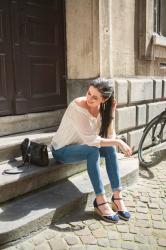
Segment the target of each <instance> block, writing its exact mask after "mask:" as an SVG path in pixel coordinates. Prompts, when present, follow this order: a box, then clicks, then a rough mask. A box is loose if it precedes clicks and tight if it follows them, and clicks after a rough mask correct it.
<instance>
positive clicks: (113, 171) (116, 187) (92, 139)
mask: <svg viewBox="0 0 166 250" xmlns="http://www.w3.org/2000/svg"><path fill="white" fill-rule="evenodd" d="M113 94H114V92H113V86H112V82H111V81H110V80H106V79H101V78H98V79H96V80H93V81H91V82H90V85H89V88H88V91H87V94H86V96H84V97H79V98H77V99H75V100H73V101H72V102H71V103H70V105H69V106H68V108H67V110H66V112H65V114H64V116H63V118H62V121H61V124H60V126H59V129H58V131H57V132H56V134H55V136H54V137H53V140H52V154H53V157H54V158H55V159H56V160H57V161H58V162H61V163H74V162H78V161H81V160H87V171H88V174H89V177H90V180H91V183H92V186H93V188H94V192H95V194H96V198H95V200H94V209H95V212H96V213H97V214H98V215H99V216H100V217H102V218H103V219H104V220H106V221H108V222H114V223H116V222H117V221H118V220H119V217H120V218H122V219H124V220H129V218H130V213H129V212H128V211H127V209H126V207H125V205H124V202H123V200H122V194H121V190H122V186H121V181H120V177H119V166H118V161H117V156H116V149H115V147H117V146H118V147H119V148H120V149H121V151H122V152H123V153H124V154H125V156H130V155H131V154H132V151H131V148H130V147H129V146H128V145H127V144H126V143H125V142H123V141H122V140H120V139H117V138H116V137H115V135H114V134H115V133H114V130H113V127H112V120H113V119H114V113H115V108H116V102H115V100H114V95H113ZM100 156H101V157H105V163H106V169H107V173H108V177H109V180H110V184H111V187H112V191H113V196H112V204H113V210H114V211H113V210H112V209H111V207H110V205H109V203H108V201H107V198H106V196H105V190H104V186H103V182H102V178H101V174H100Z"/></svg>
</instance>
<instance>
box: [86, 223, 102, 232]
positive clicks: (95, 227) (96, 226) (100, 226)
mask: <svg viewBox="0 0 166 250" xmlns="http://www.w3.org/2000/svg"><path fill="white" fill-rule="evenodd" d="M102 227H103V226H102V224H101V223H99V222H96V223H93V224H91V225H90V226H89V229H90V230H95V229H98V228H102Z"/></svg>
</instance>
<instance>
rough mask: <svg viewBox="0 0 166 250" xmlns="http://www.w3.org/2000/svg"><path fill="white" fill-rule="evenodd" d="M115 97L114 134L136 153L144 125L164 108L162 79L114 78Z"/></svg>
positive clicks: (165, 97) (165, 83)
mask: <svg viewBox="0 0 166 250" xmlns="http://www.w3.org/2000/svg"><path fill="white" fill-rule="evenodd" d="M115 97H116V99H117V102H118V107H117V110H116V120H115V128H116V132H117V134H119V135H124V136H125V137H126V139H127V141H128V143H129V144H130V146H131V147H133V146H134V150H135V151H136V150H137V149H138V144H139V141H140V138H141V135H142V132H143V129H144V127H145V125H146V124H147V123H148V122H149V121H150V120H151V119H152V118H153V117H155V116H156V115H157V114H159V113H160V112H161V111H163V110H164V109H165V108H166V80H162V79H141V78H140V79H136V78H135V79H134V78H132V79H116V80H115ZM165 133H166V131H165Z"/></svg>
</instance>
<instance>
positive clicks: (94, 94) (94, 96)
mask: <svg viewBox="0 0 166 250" xmlns="http://www.w3.org/2000/svg"><path fill="white" fill-rule="evenodd" d="M86 99H87V105H88V106H89V107H91V108H93V107H94V108H95V107H98V106H100V104H101V103H104V102H105V99H104V98H103V97H102V95H101V93H100V92H99V91H98V89H97V88H95V87H93V86H90V87H89V89H88V91H87V93H86Z"/></svg>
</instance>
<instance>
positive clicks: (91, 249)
mask: <svg viewBox="0 0 166 250" xmlns="http://www.w3.org/2000/svg"><path fill="white" fill-rule="evenodd" d="M86 250H100V248H99V246H98V245H94V246H93V245H92V246H89V245H87V246H86Z"/></svg>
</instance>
